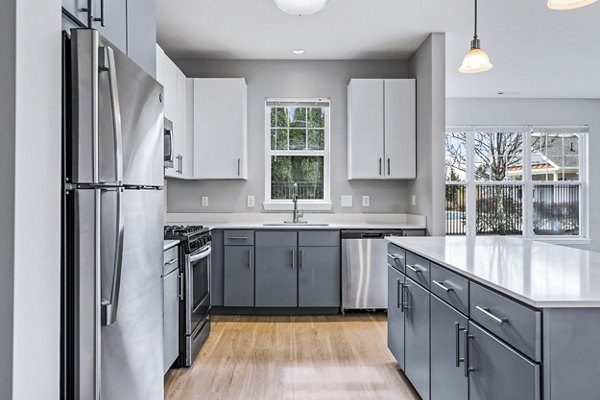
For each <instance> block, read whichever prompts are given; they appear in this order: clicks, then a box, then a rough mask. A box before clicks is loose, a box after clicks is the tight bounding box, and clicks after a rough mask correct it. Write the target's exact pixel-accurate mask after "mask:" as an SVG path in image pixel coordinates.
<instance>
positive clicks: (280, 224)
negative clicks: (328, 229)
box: [263, 222, 329, 226]
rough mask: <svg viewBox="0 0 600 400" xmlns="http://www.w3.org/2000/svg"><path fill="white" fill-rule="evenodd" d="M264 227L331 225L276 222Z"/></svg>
mask: <svg viewBox="0 0 600 400" xmlns="http://www.w3.org/2000/svg"><path fill="white" fill-rule="evenodd" d="M263 226H329V224H319V223H310V222H274V223H269V224H263Z"/></svg>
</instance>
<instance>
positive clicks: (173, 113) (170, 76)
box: [163, 55, 178, 129]
mask: <svg viewBox="0 0 600 400" xmlns="http://www.w3.org/2000/svg"><path fill="white" fill-rule="evenodd" d="M163 60H164V64H163V74H164V75H163V76H164V83H163V86H164V89H165V91H164V96H165V98H164V102H165V118H168V119H170V120H171V121H172V122H175V119H177V70H178V69H177V66H176V65H175V63H174V62H173V61H171V59H170V58H169V57H167V56H166V55H165V57H164V59H163ZM173 129H175V127H174V126H173Z"/></svg>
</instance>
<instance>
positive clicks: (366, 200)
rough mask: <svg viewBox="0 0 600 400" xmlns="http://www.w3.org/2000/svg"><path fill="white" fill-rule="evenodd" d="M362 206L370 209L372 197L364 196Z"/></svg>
mask: <svg viewBox="0 0 600 400" xmlns="http://www.w3.org/2000/svg"><path fill="white" fill-rule="evenodd" d="M362 205H363V207H370V206H371V196H363V197H362Z"/></svg>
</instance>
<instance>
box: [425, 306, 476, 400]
mask: <svg viewBox="0 0 600 400" xmlns="http://www.w3.org/2000/svg"><path fill="white" fill-rule="evenodd" d="M467 329H468V319H467V317H465V316H464V315H462V314H461V313H459V312H458V311H456V310H455V309H454V308H452V307H450V306H449V305H448V304H446V303H444V302H443V301H442V300H440V299H439V298H437V297H436V296H434V295H431V400H449V399H456V400H459V399H464V400H467V399H468V396H469V379H468V377H467V376H466V374H465V362H464V360H465V354H466V351H465V349H466V346H465V343H466V339H467V336H466V335H467Z"/></svg>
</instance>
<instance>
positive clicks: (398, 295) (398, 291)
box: [396, 279, 404, 312]
mask: <svg viewBox="0 0 600 400" xmlns="http://www.w3.org/2000/svg"><path fill="white" fill-rule="evenodd" d="M403 294H404V290H403V286H402V281H400V279H398V284H397V285H396V301H397V302H398V306H397V307H396V308H399V309H400V312H404V307H402V300H403V299H402V297H403Z"/></svg>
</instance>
